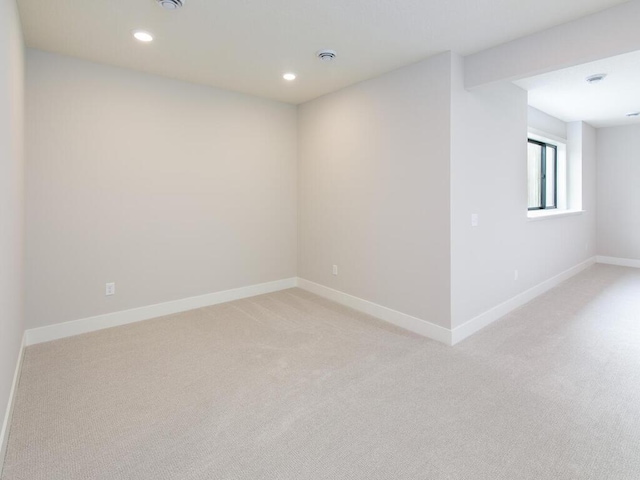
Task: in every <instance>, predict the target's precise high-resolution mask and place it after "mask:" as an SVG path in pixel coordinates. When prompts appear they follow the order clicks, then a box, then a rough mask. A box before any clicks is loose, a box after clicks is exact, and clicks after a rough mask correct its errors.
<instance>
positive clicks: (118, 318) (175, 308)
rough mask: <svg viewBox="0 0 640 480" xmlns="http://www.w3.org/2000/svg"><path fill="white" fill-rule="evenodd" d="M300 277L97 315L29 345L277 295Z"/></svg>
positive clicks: (40, 334)
mask: <svg viewBox="0 0 640 480" xmlns="http://www.w3.org/2000/svg"><path fill="white" fill-rule="evenodd" d="M296 283H297V282H296V278H295V277H293V278H286V279H283V280H276V281H274V282H268V283H261V284H258V285H250V286H248V287H241V288H234V289H232V290H224V291H222V292H215V293H209V294H206V295H199V296H197V297H189V298H183V299H180V300H174V301H172V302H165V303H158V304H156V305H148V306H145V307H139V308H133V309H130V310H122V311H119V312H113V313H107V314H104V315H97V316H95V317H89V318H83V319H80V320H72V321H69V322H64V323H57V324H55V325H48V326H46V327H40V328H32V329H29V330H27V331H26V332H25V335H26V345H27V346H29V345H35V344H38V343H44V342H50V341H52V340H58V339H60V338H66V337H72V336H75V335H80V334H82V333H88V332H94V331H96V330H102V329H105V328H111V327H117V326H120V325H126V324H129V323H135V322H140V321H143V320H149V319H151V318H156V317H162V316H164V315H171V314H174V313H180V312H186V311H188V310H194V309H196V308H202V307H208V306H211V305H217V304H219V303H226V302H231V301H233V300H240V299H242V298H248V297H254V296H256V295H263V294H265V293H272V292H277V291H279V290H286V289H287V288H294V287H295V286H296Z"/></svg>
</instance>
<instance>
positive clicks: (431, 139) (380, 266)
mask: <svg viewBox="0 0 640 480" xmlns="http://www.w3.org/2000/svg"><path fill="white" fill-rule="evenodd" d="M449 65H450V55H449V54H443V55H439V56H436V57H433V58H431V59H429V60H426V61H424V62H421V63H418V64H416V65H412V66H409V67H405V68H402V69H399V70H396V71H394V72H392V73H389V74H386V75H383V76H381V77H379V78H375V79H372V80H368V81H365V82H362V83H359V84H357V85H354V86H352V87H349V88H346V89H343V90H341V91H339V92H336V93H333V94H330V95H326V96H324V97H321V98H319V99H317V100H314V101H311V102H309V103H306V104H303V105H302V106H300V107H299V126H298V128H299V186H298V188H299V190H298V192H299V194H298V196H299V262H298V265H299V270H298V271H299V276H300V277H302V278H304V279H307V280H310V281H312V282H316V283H319V284H322V285H325V286H328V287H331V288H334V289H337V290H339V291H342V292H345V293H348V294H351V295H355V296H356V297H359V298H362V299H365V300H368V301H371V302H374V303H378V304H381V305H383V306H385V307H388V308H391V309H394V310H397V311H400V312H402V313H406V314H409V315H412V316H414V317H418V318H420V319H423V320H427V321H429V322H432V323H435V324H438V325H441V326H445V327H447V328H448V327H449V316H450V312H449V251H450V244H449V243H450V242H449V240H450V238H449V230H450V229H449V213H448V212H449V140H448V139H449V112H450V108H449V93H450V73H449V72H450V68H449ZM334 264H336V265H338V267H339V275H338V276H333V275H332V265H334Z"/></svg>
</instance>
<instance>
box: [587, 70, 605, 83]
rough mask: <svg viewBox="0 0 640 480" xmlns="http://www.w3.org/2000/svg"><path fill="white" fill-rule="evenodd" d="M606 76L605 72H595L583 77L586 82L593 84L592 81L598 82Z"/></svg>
mask: <svg viewBox="0 0 640 480" xmlns="http://www.w3.org/2000/svg"><path fill="white" fill-rule="evenodd" d="M606 77H607V74H606V73H596V74H595V75H590V76H588V77H587V78H585V80H586V81H587V83H590V84H592V85H593V84H594V83H600V82H601V81H603V80H604V79H605V78H606Z"/></svg>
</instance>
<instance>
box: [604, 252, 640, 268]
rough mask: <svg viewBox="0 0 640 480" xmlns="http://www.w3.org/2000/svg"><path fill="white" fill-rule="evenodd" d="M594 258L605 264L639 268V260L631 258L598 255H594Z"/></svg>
mask: <svg viewBox="0 0 640 480" xmlns="http://www.w3.org/2000/svg"><path fill="white" fill-rule="evenodd" d="M596 260H597V262H598V263H606V264H607V265H617V266H619V267H632V268H640V260H634V259H632V258H618V257H604V256H600V255H598V256H597V257H596Z"/></svg>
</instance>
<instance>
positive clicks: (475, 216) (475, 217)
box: [471, 213, 480, 227]
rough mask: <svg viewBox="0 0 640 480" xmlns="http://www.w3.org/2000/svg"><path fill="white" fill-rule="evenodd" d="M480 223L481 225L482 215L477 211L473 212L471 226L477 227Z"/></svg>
mask: <svg viewBox="0 0 640 480" xmlns="http://www.w3.org/2000/svg"><path fill="white" fill-rule="evenodd" d="M478 225H480V216H479V215H478V214H477V213H472V214H471V226H472V227H477V226H478Z"/></svg>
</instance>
